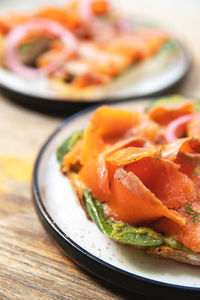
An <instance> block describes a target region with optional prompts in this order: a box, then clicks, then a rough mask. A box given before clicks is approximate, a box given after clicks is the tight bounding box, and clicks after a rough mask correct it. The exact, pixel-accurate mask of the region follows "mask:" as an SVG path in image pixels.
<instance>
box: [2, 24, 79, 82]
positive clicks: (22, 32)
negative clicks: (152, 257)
mask: <svg viewBox="0 0 200 300" xmlns="http://www.w3.org/2000/svg"><path fill="white" fill-rule="evenodd" d="M35 30H38V31H46V32H48V33H52V34H53V35H55V36H57V37H59V38H60V39H61V40H62V41H63V43H64V45H65V46H64V48H63V50H62V51H61V52H60V54H59V55H58V56H57V58H56V59H55V60H54V61H52V62H50V63H49V64H48V65H47V66H45V67H43V68H39V69H35V68H31V67H27V66H25V65H23V64H22V63H20V61H19V60H18V58H17V47H18V46H19V44H20V42H21V40H22V39H23V38H24V37H25V36H26V35H27V34H28V33H30V32H31V31H35ZM76 45H77V43H76V39H75V37H74V36H73V34H72V33H71V32H69V31H68V30H67V29H65V28H64V27H63V26H62V25H60V24H58V23H56V22H54V21H50V20H45V19H35V20H33V21H29V22H26V23H23V24H21V25H19V26H17V27H15V28H14V29H13V30H11V31H10V33H9V34H8V36H7V38H6V42H5V61H6V65H7V67H8V68H9V69H10V70H11V71H13V72H14V73H16V74H18V75H20V76H23V77H25V78H29V79H34V78H37V77H38V76H41V75H43V74H44V75H45V74H48V73H50V72H53V71H55V70H56V69H57V68H59V67H60V66H61V65H62V62H63V61H64V60H65V59H66V58H67V57H68V56H69V55H70V54H71V53H72V52H73V51H74V50H75V49H76Z"/></svg>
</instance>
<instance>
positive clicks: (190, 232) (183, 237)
mask: <svg viewBox="0 0 200 300" xmlns="http://www.w3.org/2000/svg"><path fill="white" fill-rule="evenodd" d="M191 208H192V209H193V210H195V211H196V212H199V213H200V202H199V201H195V202H193V203H192V204H191ZM184 210H185V209H184V208H182V209H180V210H179V212H180V213H181V215H182V216H184V217H185V220H186V224H185V226H179V225H178V224H177V223H174V222H172V221H171V220H169V219H167V218H161V219H160V220H157V221H155V222H154V223H153V224H152V227H153V228H154V229H155V230H157V231H158V232H163V233H165V234H166V235H169V236H173V237H174V238H176V239H177V241H179V242H180V243H182V244H183V245H184V246H185V247H188V248H189V249H191V250H192V251H194V252H200V224H199V223H197V224H194V223H192V221H191V218H190V217H189V216H188V215H187V214H185V213H184Z"/></svg>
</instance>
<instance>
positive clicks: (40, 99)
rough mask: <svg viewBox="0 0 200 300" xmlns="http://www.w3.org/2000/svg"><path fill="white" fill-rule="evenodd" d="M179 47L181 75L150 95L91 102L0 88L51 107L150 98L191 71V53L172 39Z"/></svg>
mask: <svg viewBox="0 0 200 300" xmlns="http://www.w3.org/2000/svg"><path fill="white" fill-rule="evenodd" d="M173 40H174V41H175V42H176V43H177V44H178V46H179V48H180V49H181V51H182V52H183V55H184V59H185V68H184V71H183V73H182V74H181V75H180V76H179V77H177V79H176V80H175V81H174V82H172V83H171V84H169V85H166V86H165V87H163V88H160V89H157V90H155V91H153V92H151V93H143V94H140V95H137V94H135V95H129V96H124V97H123V96H122V97H117V96H115V97H105V98H99V99H98V98H96V99H94V101H92V100H87V99H86V100H81V99H79V98H77V99H71V98H70V97H69V98H67V99H65V98H61V97H57V98H54V97H53V98H51V99H49V98H48V97H43V96H40V95H38V96H37V95H34V94H29V93H23V92H21V91H18V90H16V89H13V88H12V86H9V84H3V83H2V82H0V88H1V89H2V90H3V89H5V90H7V91H9V92H10V93H13V94H18V95H21V96H23V97H26V98H32V101H36V102H42V103H43V104H46V105H52V104H56V105H62V106H63V104H64V103H65V104H66V106H67V105H68V104H74V105H80V104H83V105H84V104H85V105H94V104H98V103H99V104H101V103H109V102H121V101H128V100H131V99H139V98H144V97H150V96H153V95H157V94H161V93H164V92H166V91H167V90H169V89H171V88H173V87H174V86H176V85H177V84H178V83H179V82H180V81H182V80H183V79H184V77H185V76H186V75H187V73H188V72H189V70H190V69H191V66H192V56H191V53H190V51H189V49H188V48H187V47H185V45H184V44H183V43H182V42H181V41H180V40H178V39H176V38H174V39H173Z"/></svg>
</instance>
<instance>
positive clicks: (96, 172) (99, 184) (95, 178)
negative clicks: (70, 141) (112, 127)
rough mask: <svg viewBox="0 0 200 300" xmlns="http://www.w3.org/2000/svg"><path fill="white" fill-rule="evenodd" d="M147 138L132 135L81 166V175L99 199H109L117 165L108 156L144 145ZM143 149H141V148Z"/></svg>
mask: <svg viewBox="0 0 200 300" xmlns="http://www.w3.org/2000/svg"><path fill="white" fill-rule="evenodd" d="M145 144H146V140H145V139H143V138H137V137H131V138H128V139H125V140H122V141H119V142H118V143H115V144H114V145H112V146H108V147H107V149H106V150H105V151H104V152H102V153H101V154H99V155H98V156H96V157H94V156H92V157H91V158H90V159H89V160H88V162H87V163H86V164H85V165H84V166H83V167H82V168H81V170H80V172H79V176H80V178H81V180H82V181H83V182H84V184H85V185H86V186H87V187H88V188H90V189H91V190H92V193H93V194H94V196H95V197H96V198H97V199H98V200H99V201H107V200H108V198H109V196H110V187H109V185H110V178H112V177H113V175H114V172H115V170H116V166H115V165H114V164H111V163H110V162H109V161H108V160H107V157H108V156H109V155H112V153H115V152H116V151H117V150H120V149H122V148H123V149H126V147H130V146H132V147H134V148H135V149H137V147H140V149H141V147H143V146H145ZM140 151H141V150H140Z"/></svg>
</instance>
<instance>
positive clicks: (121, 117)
mask: <svg viewBox="0 0 200 300" xmlns="http://www.w3.org/2000/svg"><path fill="white" fill-rule="evenodd" d="M139 116H140V113H139V112H131V111H126V110H121V109H116V108H112V107H109V106H102V107H100V108H98V109H97V110H96V111H95V113H94V114H93V116H92V118H91V120H90V123H89V125H88V127H87V128H86V130H85V132H84V137H83V150H82V154H81V163H82V164H83V165H84V164H86V163H87V162H88V160H89V159H90V158H91V157H92V156H93V157H94V156H96V155H98V154H100V153H101V152H103V151H104V150H105V149H106V148H107V146H109V145H112V144H114V143H116V142H117V141H119V140H121V139H122V138H123V135H124V134H125V133H126V131H127V130H129V129H130V128H131V127H132V126H134V124H137V123H138V121H139Z"/></svg>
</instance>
